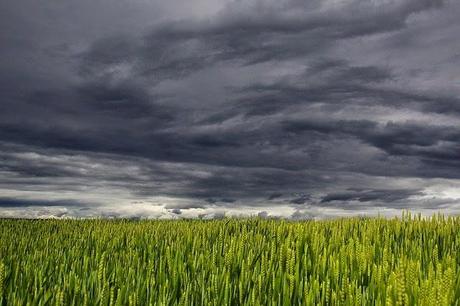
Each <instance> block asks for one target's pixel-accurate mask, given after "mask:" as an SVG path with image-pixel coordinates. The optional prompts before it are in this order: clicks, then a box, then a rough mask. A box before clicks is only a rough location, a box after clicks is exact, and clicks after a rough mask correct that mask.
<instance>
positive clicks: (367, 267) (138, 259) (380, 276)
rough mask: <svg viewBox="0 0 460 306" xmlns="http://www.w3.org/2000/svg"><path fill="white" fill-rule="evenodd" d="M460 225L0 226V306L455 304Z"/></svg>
mask: <svg viewBox="0 0 460 306" xmlns="http://www.w3.org/2000/svg"><path fill="white" fill-rule="evenodd" d="M459 301H460V217H443V216H441V215H437V216H434V217H432V218H428V219H423V218H421V217H420V216H416V217H413V216H411V215H410V214H409V215H408V214H406V215H405V216H403V218H400V219H396V218H395V219H384V218H371V219H364V218H351V219H336V220H326V221H303V222H298V221H286V220H262V219H224V220H214V221H204V220H181V221H172V220H170V221H129V220H0V305H352V306H355V305H430V306H431V305H460V302H459Z"/></svg>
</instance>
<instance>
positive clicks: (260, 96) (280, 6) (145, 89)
mask: <svg viewBox="0 0 460 306" xmlns="http://www.w3.org/2000/svg"><path fill="white" fill-rule="evenodd" d="M0 6H1V7H0V8H1V10H0V12H1V13H0V26H1V28H2V29H5V30H4V31H1V33H0V40H1V45H0V46H1V47H0V68H1V69H0V90H1V93H2V95H1V101H0V177H1V178H0V216H8V217H11V216H30V217H46V216H59V217H63V216H65V217H72V216H74V217H85V216H86V217H93V216H106V217H121V216H125V217H132V218H143V217H152V218H153V217H154V218H168V217H171V218H189V217H202V218H208V217H222V216H224V215H259V216H261V217H277V216H281V217H292V218H297V219H303V218H315V217H318V218H323V217H328V216H341V215H359V214H377V213H382V214H396V213H398V212H399V210H401V209H413V210H419V211H423V212H426V213H431V212H432V211H436V210H438V209H439V210H443V211H444V212H446V213H457V212H458V210H459V208H460V193H458V191H457V190H458V187H459V186H460V177H459V173H460V171H459V170H460V92H459V88H458V75H459V73H460V69H459V68H458V67H460V65H459V63H460V56H459V54H458V51H457V50H459V48H460V39H458V38H457V37H458V35H456V33H458V31H460V22H459V21H458V14H459V13H460V5H459V4H458V3H456V2H455V1H448V0H444V1H443V0H401V1H367V2H366V1H359V0H346V1H332V0H331V1H329V0H326V1H317V0H311V1H297V0H283V1H269V0H267V1H249V0H244V1H207V0H197V1H192V2H191V4H190V6H187V5H184V4H183V3H182V2H179V1H168V3H164V2H163V1H151V2H148V3H147V2H145V1H140V0H135V1H122V2H120V3H118V4H114V3H111V2H110V1H105V0H104V1H99V2H97V3H94V2H93V1H86V0H84V1H80V2H79V3H78V4H72V5H70V4H57V3H47V4H43V5H37V4H35V3H34V2H33V1H30V0H21V1H16V2H10V3H2V4H1V5H0ZM27 7H28V8H29V9H27V10H26V8H27ZM31 8H34V10H32V9H31ZM32 11H33V13H31V12H32ZM49 16H54V17H55V18H49ZM88 33H90V34H88Z"/></svg>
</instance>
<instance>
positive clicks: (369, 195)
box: [321, 189, 421, 203]
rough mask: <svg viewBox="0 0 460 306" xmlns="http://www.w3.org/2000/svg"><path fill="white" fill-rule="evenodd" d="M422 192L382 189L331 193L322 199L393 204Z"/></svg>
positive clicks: (324, 200)
mask: <svg viewBox="0 0 460 306" xmlns="http://www.w3.org/2000/svg"><path fill="white" fill-rule="evenodd" d="M420 194H421V193H420V190H406V189H402V190H398V189H389V190H386V189H380V190H349V191H346V192H342V193H331V194H328V195H326V196H324V197H323V198H322V199H321V203H327V202H333V201H341V202H347V201H359V202H373V201H382V202H386V203H392V202H395V201H400V200H405V199H407V198H409V197H411V196H414V195H420Z"/></svg>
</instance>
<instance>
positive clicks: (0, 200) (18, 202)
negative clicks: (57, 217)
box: [0, 197, 89, 207]
mask: <svg viewBox="0 0 460 306" xmlns="http://www.w3.org/2000/svg"><path fill="white" fill-rule="evenodd" d="M87 205H89V204H88V203H84V202H80V201H75V200H69V199H63V200H39V199H32V200H31V199H18V198H9V197H0V207H27V206H64V207H69V206H70V207H72V206H76V207H82V206H87Z"/></svg>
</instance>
